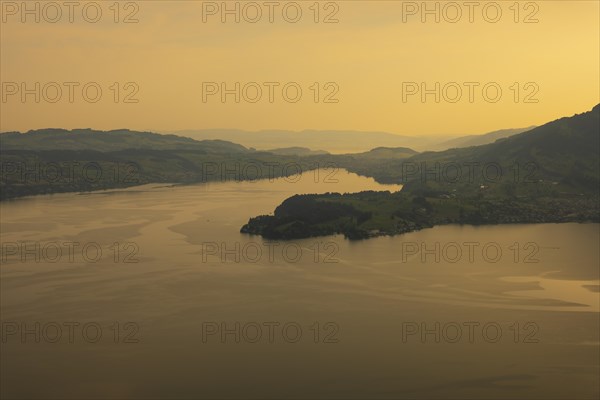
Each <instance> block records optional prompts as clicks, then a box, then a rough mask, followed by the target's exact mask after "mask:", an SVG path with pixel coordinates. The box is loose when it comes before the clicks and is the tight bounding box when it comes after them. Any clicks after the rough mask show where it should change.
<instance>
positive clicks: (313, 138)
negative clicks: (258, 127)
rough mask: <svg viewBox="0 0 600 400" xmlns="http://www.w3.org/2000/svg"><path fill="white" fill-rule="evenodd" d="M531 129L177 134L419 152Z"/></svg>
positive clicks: (250, 143) (274, 144)
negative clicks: (476, 132) (422, 133)
mask: <svg viewBox="0 0 600 400" xmlns="http://www.w3.org/2000/svg"><path fill="white" fill-rule="evenodd" d="M527 129H529V128H522V129H505V130H502V131H495V132H490V133H487V134H484V135H470V136H462V137H458V138H456V137H454V138H451V139H450V138H449V137H448V136H443V135H438V136H408V135H399V134H395V133H389V132H379V131H373V132H368V131H351V130H348V131H343V130H323V131H318V130H303V131H290V130H262V131H256V132H251V131H243V130H239V129H202V130H183V131H174V132H170V133H174V134H177V135H182V136H186V137H191V138H193V139H196V140H206V139H216V138H219V139H223V140H228V141H231V142H234V143H239V144H241V145H244V146H246V147H254V148H257V149H261V150H264V151H268V149H276V148H286V147H306V148H310V149H313V150H316V149H319V150H324V151H327V152H329V153H334V154H349V153H363V152H367V151H369V150H372V149H373V148H374V147H376V146H380V147H393V148H397V147H408V148H411V149H414V150H416V151H429V150H437V151H439V150H446V149H448V148H451V147H466V146H472V145H476V144H477V145H479V144H486V143H491V142H493V141H495V140H496V139H497V138H499V137H506V136H508V135H511V134H516V133H520V132H523V131H525V130H527Z"/></svg>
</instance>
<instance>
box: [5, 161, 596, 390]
mask: <svg viewBox="0 0 600 400" xmlns="http://www.w3.org/2000/svg"><path fill="white" fill-rule="evenodd" d="M323 177H324V175H315V174H314V173H310V174H305V175H304V176H302V178H301V179H300V180H299V181H297V182H290V180H285V179H278V180H274V181H271V182H270V181H259V182H243V183H239V182H226V183H214V184H204V185H194V186H159V185H146V186H140V187H136V188H130V189H126V190H116V191H107V192H99V193H91V194H90V193H88V194H79V195H77V194H60V195H53V196H39V197H33V198H27V199H21V200H17V201H12V202H3V203H2V204H1V205H0V210H1V214H2V215H1V216H2V218H1V225H0V227H1V235H0V239H1V242H2V266H1V268H0V279H1V280H0V284H1V289H2V290H1V298H0V299H1V319H2V324H3V325H2V329H3V330H2V358H1V367H2V368H1V371H0V374H1V378H2V385H1V389H0V390H1V394H2V397H3V398H4V397H6V398H61V399H62V398H311V397H312V398H428V399H431V398H455V399H456V398H460V399H464V398H532V399H534V398H545V399H552V398H554V399H566V398H569V399H577V398H598V396H599V395H600V393H599V385H600V381H599V378H598V377H599V375H600V371H599V359H600V350H599V349H600V347H599V345H600V343H599V318H600V314H599V312H600V309H599V308H600V293H599V290H598V288H599V285H600V281H599V269H598V265H599V261H600V260H599V253H598V242H599V239H600V235H599V226H598V224H539V225H505V226H484V227H471V226H443V227H436V228H433V229H427V230H423V231H420V232H414V233H410V234H406V235H402V236H396V237H381V238H376V239H371V240H366V241H357V242H350V241H348V240H345V239H344V238H343V237H341V236H335V237H333V236H332V237H326V238H315V239H306V240H299V241H294V242H265V241H263V240H262V239H261V238H260V237H253V236H249V235H244V234H241V233H239V229H240V227H241V226H242V225H243V224H244V223H245V222H247V220H248V218H249V217H251V216H255V215H259V214H268V213H271V212H272V211H273V209H274V208H275V207H276V206H277V205H278V204H280V203H281V201H282V200H284V199H285V198H287V197H289V196H291V195H293V194H296V193H324V192H330V191H331V192H333V191H335V192H355V191H359V190H390V191H396V190H399V189H400V188H399V187H397V186H393V185H380V184H378V183H376V182H374V181H373V180H372V179H368V178H364V177H359V176H356V175H354V174H348V173H346V172H339V173H338V174H337V176H336V178H337V180H338V182H337V183H324V182H323V181H324V179H323ZM84 249H85V250H84ZM36 257H38V259H36ZM36 324H38V325H36ZM117 324H118V325H117ZM236 324H237V325H236ZM83 327H85V329H84V328H83ZM100 334H101V336H100Z"/></svg>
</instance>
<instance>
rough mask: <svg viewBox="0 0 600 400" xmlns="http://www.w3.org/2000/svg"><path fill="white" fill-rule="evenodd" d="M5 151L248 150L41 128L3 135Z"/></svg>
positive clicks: (152, 136)
mask: <svg viewBox="0 0 600 400" xmlns="http://www.w3.org/2000/svg"><path fill="white" fill-rule="evenodd" d="M0 147H1V149H2V150H32V151H33V150H95V151H101V152H108V151H121V150H127V149H142V150H193V149H196V150H203V151H206V152H209V153H211V152H215V153H245V152H249V151H250V150H249V149H247V148H245V147H244V146H242V145H239V144H236V143H231V142H228V141H224V140H204V141H197V140H194V139H191V138H188V137H183V136H176V135H162V134H158V133H153V132H138V131H131V130H129V129H118V130H112V131H98V130H93V129H73V130H66V129H39V130H33V131H28V132H26V133H20V132H7V133H3V134H1V135H0Z"/></svg>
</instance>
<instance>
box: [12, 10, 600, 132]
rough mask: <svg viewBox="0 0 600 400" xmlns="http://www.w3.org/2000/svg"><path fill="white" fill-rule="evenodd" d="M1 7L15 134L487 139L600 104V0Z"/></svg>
mask: <svg viewBox="0 0 600 400" xmlns="http://www.w3.org/2000/svg"><path fill="white" fill-rule="evenodd" d="M0 3H1V9H2V25H1V28H0V35H1V36H0V44H1V57H0V58H1V61H0V67H1V70H0V80H1V81H2V98H1V100H0V101H1V103H0V106H1V111H0V131H9V130H21V131H26V130H29V129H37V128H46V127H62V128H69V129H71V128H82V127H91V128H96V129H116V128H130V129H145V130H180V129H204V128H239V129H247V130H259V129H292V130H302V129H352V130H370V131H373V130H379V131H389V132H395V133H402V134H408V135H427V134H471V133H484V132H487V131H492V130H496V129H501V128H509V127H515V128H516V127H524V126H529V125H533V124H542V123H544V122H547V121H550V120H553V119H556V118H558V117H561V116H566V115H572V114H574V113H578V112H583V111H586V110H589V109H591V108H592V107H593V106H594V105H595V104H597V103H598V102H599V101H600V99H599V97H600V92H599V91H600V84H599V71H600V66H599V48H600V43H599V37H600V32H599V16H600V14H599V13H600V10H599V2H598V1H596V0H592V1H538V2H527V1H521V2H518V3H517V5H516V6H515V3H516V2H515V1H497V2H495V3H494V2H470V3H469V2H466V1H458V2H455V3H452V2H434V1H430V2H427V3H426V4H427V7H428V8H429V9H430V10H434V11H435V8H436V7H437V8H438V10H439V22H436V20H435V19H436V15H435V12H434V13H432V14H425V13H423V11H424V10H423V3H422V2H420V1H419V2H402V1H380V2H379V1H338V2H326V1H321V2H319V3H317V4H316V5H315V3H316V2H315V1H297V2H295V3H294V2H276V1H274V2H263V1H259V2H255V3H252V2H250V3H248V2H235V1H228V2H226V4H227V7H228V9H230V10H234V9H235V8H236V7H238V9H239V19H240V22H239V23H237V22H236V21H235V19H236V15H235V13H234V14H225V15H222V13H221V12H222V11H223V10H222V8H223V3H222V2H221V1H219V2H201V1H189V0H188V1H168V2H167V1H148V0H145V1H137V2H120V3H118V4H116V6H115V3H116V2H114V1H111V0H109V1H97V2H95V3H94V2H91V3H93V4H86V3H90V2H75V3H74V5H69V4H68V2H66V3H65V2H60V1H59V2H28V3H29V4H28V7H29V8H30V9H31V10H33V12H32V13H31V14H26V13H25V12H24V10H23V7H22V2H21V1H18V2H14V1H1V2H0ZM36 3H37V4H38V6H37V7H38V10H39V15H37V16H36V11H35V9H34V7H36ZM70 7H72V8H70ZM317 9H318V10H319V12H318V15H316V10H317ZM59 10H60V13H61V14H60V15H59V14H57V12H58V11H59ZM117 10H118V11H119V12H118V15H117V12H116V11H117ZM257 10H260V12H261V13H262V16H259V15H258V14H257ZM298 10H301V12H302V15H301V16H298V17H297V15H298V14H297V11H298ZM71 11H72V12H71ZM98 11H101V13H102V15H101V16H100V15H98V14H97V12H98ZM271 11H272V15H270V13H271ZM498 11H500V12H501V15H499V14H497V12H498ZM458 12H460V13H461V14H458ZM70 14H71V15H70ZM97 15H98V16H97ZM36 17H39V22H36V21H35V19H36ZM259 17H260V18H259ZM271 17H272V22H270V19H271ZM70 18H72V19H73V22H70ZM115 18H116V21H117V22H115ZM222 18H225V22H223V21H222ZM315 18H317V20H318V22H315ZM422 18H425V21H424V22H423V20H422ZM23 19H25V22H23ZM126 19H127V20H129V21H130V23H125V22H124V20H126ZM254 19H257V20H258V21H257V22H254V23H253V22H251V21H252V20H254ZM296 19H298V21H297V22H293V21H294V20H296ZM326 19H327V20H328V21H329V22H330V23H325V21H324V20H326ZM470 19H472V21H470ZM515 19H516V20H517V21H518V22H515ZM53 20H57V22H52V21H53ZM94 20H98V22H95V23H94V22H92V21H94ZM135 20H137V22H135ZM335 20H337V22H334V21H335ZM536 20H537V22H536ZM453 21H455V22H453ZM494 21H496V22H494ZM526 21H528V23H526ZM36 82H39V83H40V86H39V90H36V86H35V83H36ZM115 82H117V84H116V85H115ZM236 82H239V83H240V85H239V91H238V92H237V94H239V100H240V102H239V103H236V102H235V100H236V99H235V97H236V93H235V92H236V90H235V84H236ZM253 82H254V83H253ZM315 82H317V84H316V85H315ZM436 82H439V90H437V91H436ZM222 84H224V85H225V88H226V89H228V90H230V91H231V93H229V94H227V95H226V96H225V102H223V101H222V97H221V93H220V92H221V89H222V88H221V86H222ZM86 85H87V86H86ZM423 85H424V86H425V87H424V88H425V89H426V90H428V91H429V92H428V94H426V95H425V98H424V101H423V98H422V97H421V92H422V89H423ZM84 86H85V88H86V90H85V93H86V94H87V96H88V97H87V100H86V98H84V93H83V91H84V90H83V88H84ZM117 87H118V88H119V89H118V90H117ZM284 87H285V90H284ZM317 87H318V88H319V89H318V91H317ZM484 87H485V90H484ZM97 88H100V89H101V90H102V95H101V97H98V98H97V101H96V102H93V101H94V99H95V97H96V90H97ZM298 88H300V90H301V91H302V95H301V97H297V95H296V93H297V90H298ZM23 89H26V90H29V91H30V94H26V95H25V96H24V97H23V96H22V95H23V93H22V91H23ZM57 89H60V90H61V93H59V92H57ZM257 89H260V90H261V92H262V95H261V96H260V97H259V96H258V93H259V92H258V91H257ZM498 89H500V90H501V95H500V96H498V95H497V90H498ZM458 90H460V91H461V92H462V94H461V95H460V97H459V92H458ZM71 91H72V93H70V92H71ZM70 94H72V96H73V97H72V99H70V98H69V97H70ZM38 95H39V103H36V96H38ZM270 95H272V99H270ZM436 95H439V103H437V102H436ZM470 95H472V99H470ZM286 96H287V97H286ZM115 97H116V98H115ZM126 99H128V100H137V103H127V102H125V100H126ZM23 100H24V102H23ZM71 100H72V102H71ZM115 100H116V101H117V102H115ZM270 100H272V102H271V101H270ZM296 100H297V101H296ZM315 100H316V101H317V102H315ZM335 100H337V102H327V101H335ZM52 101H55V102H52ZM252 101H255V102H252ZM294 101H296V102H294ZM515 101H516V102H515ZM536 101H537V102H536Z"/></svg>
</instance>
